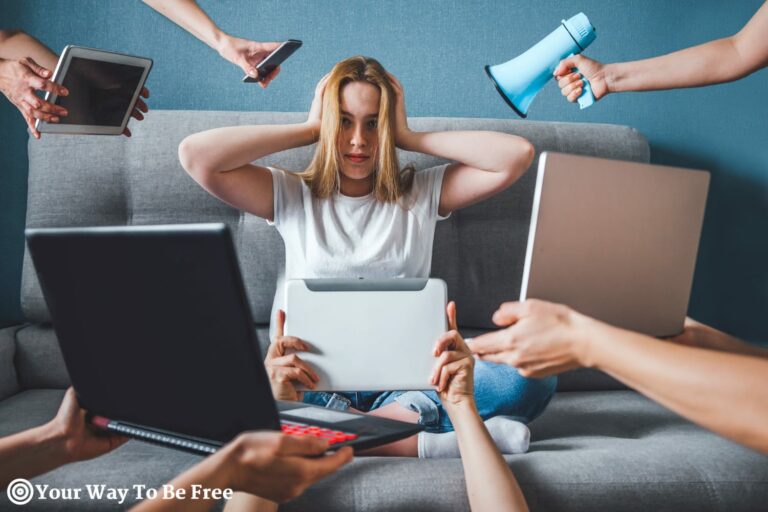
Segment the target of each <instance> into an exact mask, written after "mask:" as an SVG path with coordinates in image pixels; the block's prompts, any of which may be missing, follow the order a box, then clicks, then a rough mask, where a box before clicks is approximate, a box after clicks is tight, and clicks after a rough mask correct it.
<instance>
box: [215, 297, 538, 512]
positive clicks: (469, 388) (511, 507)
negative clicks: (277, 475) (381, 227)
mask: <svg viewBox="0 0 768 512" xmlns="http://www.w3.org/2000/svg"><path fill="white" fill-rule="evenodd" d="M446 310H447V313H448V325H449V326H450V329H451V330H450V331H448V332H447V333H445V334H444V335H443V336H441V337H440V339H438V340H437V342H436V343H435V349H434V353H435V356H436V357H437V361H436V363H435V368H434V370H433V372H432V375H431V380H430V382H431V383H432V384H433V385H434V386H435V390H436V392H437V394H438V396H439V398H440V401H441V403H442V404H443V407H444V408H445V411H446V412H447V414H448V416H449V417H450V418H451V421H452V422H453V425H454V427H455V428H456V439H457V441H458V446H459V450H460V452H461V462H462V465H463V467H464V480H465V482H466V485H467V497H468V498H469V507H470V510H474V511H481V510H482V511H483V512H493V511H497V510H498V511H500V512H501V511H503V512H527V510H528V505H527V504H526V501H525V496H524V495H523V492H522V490H521V489H520V486H519V485H518V483H517V479H515V476H514V474H513V473H512V470H511V469H510V468H509V466H508V465H507V463H506V461H505V460H504V457H502V456H501V453H499V450H498V449H497V448H496V446H495V444H494V442H493V439H492V438H491V436H490V434H489V432H488V430H487V429H486V428H485V425H484V424H483V419H482V418H481V417H480V415H479V414H478V408H477V402H476V401H475V393H474V367H475V360H474V358H473V357H472V352H471V351H470V349H469V347H467V345H466V343H465V342H464V339H463V338H462V337H461V334H459V331H458V328H457V325H456V305H455V304H454V303H453V302H451V303H449V304H448V307H447V308H446ZM277 509H278V506H277V503H275V502H271V501H269V500H267V499H265V498H260V497H257V496H255V495H253V494H247V493H243V492H241V493H237V494H235V496H234V497H233V498H232V499H231V500H230V501H229V502H228V503H227V506H226V508H225V510H226V512H245V511H248V512H274V511H276V510H277Z"/></svg>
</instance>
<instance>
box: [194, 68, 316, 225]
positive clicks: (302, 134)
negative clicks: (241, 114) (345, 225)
mask: <svg viewBox="0 0 768 512" xmlns="http://www.w3.org/2000/svg"><path fill="white" fill-rule="evenodd" d="M326 80H327V76H326V77H324V78H323V79H322V80H320V82H319V83H318V84H317V87H316V88H315V97H314V99H313V100H312V106H311V107H310V109H309V115H308V116H307V121H306V122H304V123H299V124H292V125H264V126H232V127H228V128H216V129H214V130H208V131H205V132H200V133H196V134H194V135H190V136H189V137H187V138H186V139H184V140H183V141H182V142H181V144H180V145H179V160H181V165H182V166H183V167H184V169H186V171H187V172H188V173H189V174H190V176H192V178H193V179H194V180H195V181H197V182H198V183H199V184H200V186H202V187H203V188H204V189H206V190H207V191H208V192H210V193H211V194H213V195H214V196H216V197H218V198H219V199H221V200H222V201H224V202H226V203H228V204H230V205H232V206H234V207H235V208H239V209H241V210H245V211H247V212H249V213H252V214H253V215H256V216H258V217H261V218H263V219H267V220H273V219H272V218H273V216H274V210H275V208H274V195H273V192H272V174H271V173H270V172H269V169H267V168H266V167H261V166H257V165H253V164H251V163H250V162H253V161H254V160H258V159H259V158H262V157H264V156H267V155H271V154H273V153H278V152H280V151H285V150H287V149H291V148H296V147H300V146H306V145H309V144H313V143H314V142H316V141H317V136H318V134H319V133H320V113H321V110H322V98H323V90H324V88H325V83H326Z"/></svg>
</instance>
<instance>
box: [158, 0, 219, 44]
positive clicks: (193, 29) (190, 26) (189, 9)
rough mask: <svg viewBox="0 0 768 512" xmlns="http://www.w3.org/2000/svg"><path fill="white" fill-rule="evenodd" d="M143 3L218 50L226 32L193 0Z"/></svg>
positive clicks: (163, 0)
mask: <svg viewBox="0 0 768 512" xmlns="http://www.w3.org/2000/svg"><path fill="white" fill-rule="evenodd" d="M143 1H144V3H145V4H147V5H148V6H150V7H151V8H153V9H154V10H156V11H157V12H159V13H160V14H162V15H163V16H165V17H166V18H168V19H169V20H171V21H172V22H174V23H176V24H177V25H178V26H180V27H181V28H183V29H184V30H186V31H187V32H189V33H190V34H192V35H193V36H195V37H196V38H198V39H199V40H201V41H202V42H204V43H205V44H207V45H208V46H210V47H211V48H213V49H214V50H217V51H218V48H219V45H221V44H222V42H223V40H224V37H225V36H226V34H225V33H224V32H222V30H221V29H220V28H219V27H218V26H217V25H216V23H214V22H213V20H212V19H211V18H210V17H209V16H208V15H207V14H206V13H205V11H203V10H202V9H201V8H200V6H199V5H197V2H195V1H194V0H143Z"/></svg>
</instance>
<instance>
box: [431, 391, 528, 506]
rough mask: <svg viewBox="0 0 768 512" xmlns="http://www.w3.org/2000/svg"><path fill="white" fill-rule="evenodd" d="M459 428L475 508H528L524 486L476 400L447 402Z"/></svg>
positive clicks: (461, 448) (462, 457) (468, 485)
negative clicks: (512, 468)
mask: <svg viewBox="0 0 768 512" xmlns="http://www.w3.org/2000/svg"><path fill="white" fill-rule="evenodd" d="M445 409H446V411H447V412H448V416H449V417H450V418H451V422H452V423H453V427H454V429H455V430H456V439H457V440H458V443H459V451H460V452H461V461H462V464H463V466H464V479H465V481H466V483H467V496H468V497H469V506H470V508H471V509H472V510H474V511H478V512H479V511H486V510H490V511H494V510H498V511H512V512H517V511H525V510H528V506H527V505H526V503H525V496H523V493H522V491H521V490H520V486H519V485H518V483H517V480H516V479H515V476H514V475H513V474H512V470H511V469H510V468H509V466H508V465H507V463H506V461H505V460H504V457H502V456H501V453H499V450H498V449H497V448H496V445H495V444H494V442H493V439H491V436H490V434H489V433H488V430H486V428H485V424H483V420H482V418H480V416H479V415H478V413H477V409H476V408H475V405H474V403H472V404H468V403H462V404H459V405H451V404H446V405H445Z"/></svg>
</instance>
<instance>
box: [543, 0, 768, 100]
mask: <svg viewBox="0 0 768 512" xmlns="http://www.w3.org/2000/svg"><path fill="white" fill-rule="evenodd" d="M766 33H768V2H766V3H764V4H763V5H762V6H761V7H760V9H758V11H757V12H756V13H755V15H754V16H752V19H750V20H749V22H748V23H747V24H746V25H745V26H744V28H742V29H741V30H740V31H739V32H738V33H737V34H734V35H733V36H730V37H725V38H722V39H717V40H715V41H710V42H708V43H704V44H700V45H698V46H693V47H690V48H685V49H683V50H679V51H676V52H673V53H669V54H667V55H662V56H659V57H653V58H650V59H644V60H637V61H632V62H617V63H613V64H601V63H600V62H597V61H595V60H592V59H590V58H588V57H585V56H583V55H576V56H574V57H569V58H568V59H565V60H563V61H562V62H561V63H560V65H559V66H558V67H557V69H555V76H556V77H557V78H558V81H559V82H558V85H559V86H560V89H561V92H562V94H563V96H566V97H567V98H568V101H571V102H573V101H576V98H578V97H579V95H580V94H581V91H582V89H581V86H582V82H581V76H580V75H579V73H573V72H571V69H572V68H578V71H579V72H580V73H581V75H583V76H585V77H586V78H587V79H588V80H589V81H590V83H591V85H592V89H593V91H594V93H595V97H596V98H597V99H600V98H602V97H603V96H605V95H606V94H608V93H611V92H628V91H655V90H661V89H677V88H681V87H700V86H705V85H711V84H718V83H722V82H730V81H732V80H738V79H739V78H743V77H745V76H747V75H749V74H751V73H754V72H755V71H757V70H758V69H761V68H763V67H765V66H768V38H766V37H765V34H766Z"/></svg>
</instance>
